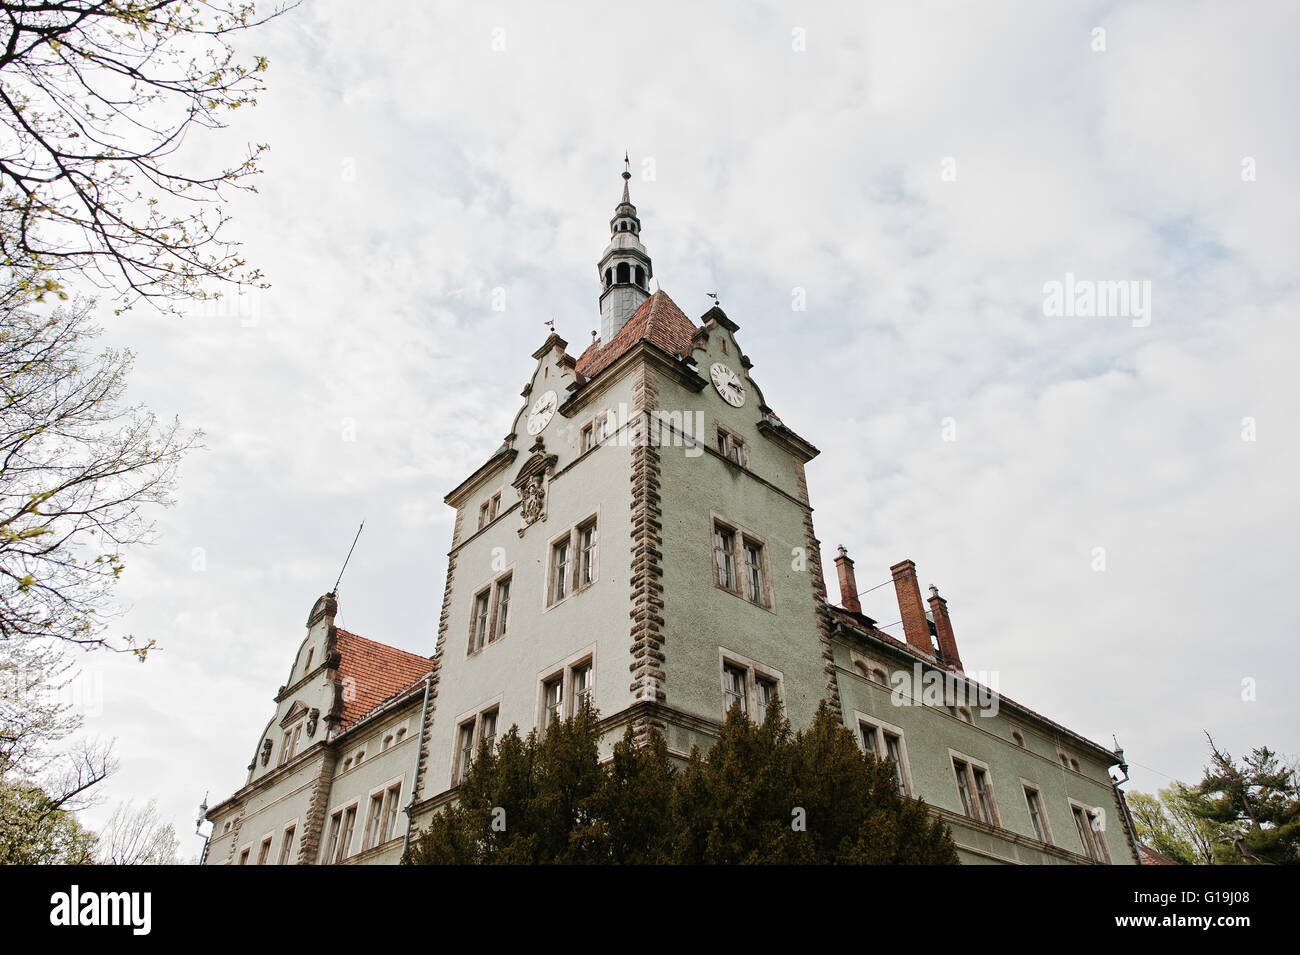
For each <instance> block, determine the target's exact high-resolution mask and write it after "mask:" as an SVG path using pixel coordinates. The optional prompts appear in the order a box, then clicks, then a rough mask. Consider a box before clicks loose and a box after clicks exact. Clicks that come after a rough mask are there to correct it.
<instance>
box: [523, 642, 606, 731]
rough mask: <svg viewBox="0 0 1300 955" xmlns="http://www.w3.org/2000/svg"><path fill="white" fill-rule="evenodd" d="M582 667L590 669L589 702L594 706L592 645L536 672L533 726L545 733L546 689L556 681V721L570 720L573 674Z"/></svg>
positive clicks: (594, 684) (573, 711)
mask: <svg viewBox="0 0 1300 955" xmlns="http://www.w3.org/2000/svg"><path fill="white" fill-rule="evenodd" d="M583 666H588V667H590V668H591V689H590V693H591V697H590V698H591V700H592V706H595V705H596V704H595V697H596V644H594V643H592V644H590V645H588V646H585V647H583V648H582V649H581V650H579V651H577V652H576V653H572V654H570V655H569V656H567V657H565V658H564V659H563V660H561V661H559V662H558V663H553V664H551V665H550V666H548V667H545V668H543V669H541V670H539V671H537V709H536V712H535V713H534V715H533V726H535V727H536V728H537V729H539V730H542V731H543V732H545V731H546V730H547V729H549V727H547V726H546V724H545V719H546V711H547V709H549V708H548V707H547V705H546V688H547V687H548V686H550V685H552V684H553V683H554V682H555V681H556V680H559V681H560V713H559V716H558V717H557V719H558V720H567V719H572V718H573V716H574V715H575V714H576V712H577V710H576V709H575V706H574V704H575V703H576V702H577V700H576V699H575V698H574V693H573V673H574V671H575V670H578V669H581V668H582V667H583Z"/></svg>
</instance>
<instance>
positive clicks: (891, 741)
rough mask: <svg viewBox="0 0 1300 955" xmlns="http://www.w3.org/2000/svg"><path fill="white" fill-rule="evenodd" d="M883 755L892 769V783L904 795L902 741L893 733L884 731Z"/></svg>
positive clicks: (905, 790)
mask: <svg viewBox="0 0 1300 955" xmlns="http://www.w3.org/2000/svg"><path fill="white" fill-rule="evenodd" d="M885 757H886V758H887V759H888V760H889V765H890V768H891V769H893V771H894V785H895V786H897V787H898V791H899V792H900V793H903V794H905V795H906V793H907V786H906V785H905V784H904V782H903V741H902V739H901V738H900V737H898V736H895V735H894V734H893V733H885Z"/></svg>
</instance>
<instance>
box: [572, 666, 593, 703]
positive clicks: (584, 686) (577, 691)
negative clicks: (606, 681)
mask: <svg viewBox="0 0 1300 955" xmlns="http://www.w3.org/2000/svg"><path fill="white" fill-rule="evenodd" d="M592 685H593V684H592V670H591V664H590V663H583V664H581V665H579V666H577V667H574V669H573V706H574V709H575V710H577V709H578V708H579V707H582V706H584V705H588V706H591V705H594V701H593V700H592V698H591V691H592Z"/></svg>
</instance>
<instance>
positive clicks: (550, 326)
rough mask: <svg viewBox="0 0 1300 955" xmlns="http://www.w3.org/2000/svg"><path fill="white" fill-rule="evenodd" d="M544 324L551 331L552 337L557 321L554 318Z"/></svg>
mask: <svg viewBox="0 0 1300 955" xmlns="http://www.w3.org/2000/svg"><path fill="white" fill-rule="evenodd" d="M542 324H544V325H545V326H546V327H547V328H549V329H550V330H551V334H552V335H554V334H555V319H553V318H552V319H550V320H548V321H546V322H543V323H542Z"/></svg>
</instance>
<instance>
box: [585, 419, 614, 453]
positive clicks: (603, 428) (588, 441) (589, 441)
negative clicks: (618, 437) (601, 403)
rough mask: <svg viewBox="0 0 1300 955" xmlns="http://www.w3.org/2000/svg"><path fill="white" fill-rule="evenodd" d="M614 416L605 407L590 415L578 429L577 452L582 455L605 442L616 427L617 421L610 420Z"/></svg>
mask: <svg viewBox="0 0 1300 955" xmlns="http://www.w3.org/2000/svg"><path fill="white" fill-rule="evenodd" d="M612 418H614V413H613V412H612V411H611V410H610V409H609V408H605V409H603V410H601V411H598V412H596V413H595V414H594V415H592V416H591V417H590V418H589V419H588V420H587V422H586V424H584V425H583V426H582V427H581V428H580V429H579V431H578V436H579V437H578V454H579V455H583V454H586V453H587V452H588V451H594V450H595V449H596V448H598V447H600V446H601V445H602V444H604V443H605V441H606V440H608V438H609V437H610V435H612V434H613V433H614V432H615V431H616V430H617V427H618V422H617V421H614V423H613V424H612V425H611V423H610V421H611V419H612Z"/></svg>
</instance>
